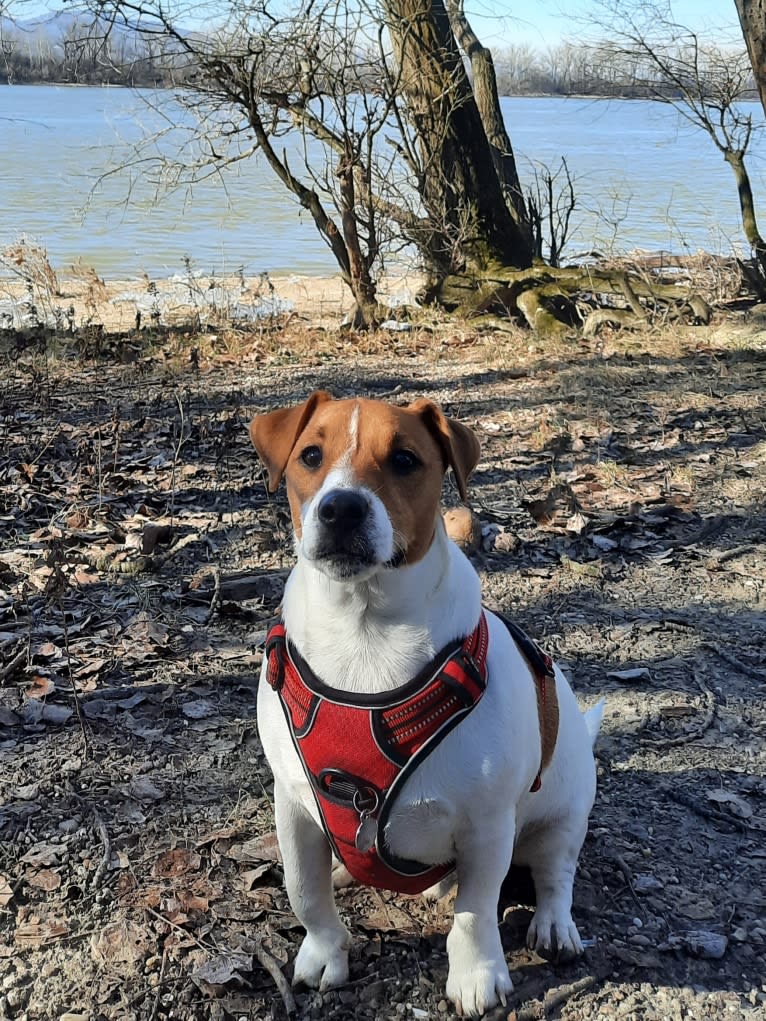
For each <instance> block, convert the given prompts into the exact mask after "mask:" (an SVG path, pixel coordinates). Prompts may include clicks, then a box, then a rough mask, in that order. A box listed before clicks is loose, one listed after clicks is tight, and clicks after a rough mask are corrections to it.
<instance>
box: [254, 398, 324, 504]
mask: <svg viewBox="0 0 766 1021" xmlns="http://www.w3.org/2000/svg"><path fill="white" fill-rule="evenodd" d="M331 400H333V397H332V395H331V394H328V393H327V392H326V391H325V390H315V391H314V393H313V394H311V395H310V396H309V397H308V398H307V400H306V401H304V403H303V404H298V405H297V406H296V407H294V408H279V409H278V410H277V411H270V412H269V413H268V414H267V415H256V416H255V418H254V419H253V421H252V422H251V423H250V439H251V440H252V442H253V446H254V447H255V449H256V451H257V452H258V456H259V457H260V459H261V460H262V461H263V463H264V464H265V465H266V470H267V471H268V473H269V492H270V493H274V492H276V490H277V487H278V486H279V483H280V482H281V481H282V474H283V473H284V470H285V466H286V465H287V462H288V460H289V459H290V454H291V453H292V451H293V447H294V446H295V444H296V442H297V440H298V437H299V436H300V434H301V433H302V432H303V430H304V429H305V427H306V424H307V422H308V420H309V419H310V418H311V416H312V415H313V414H314V412H315V410H316V408H317V407H318V405H320V404H324V402H325V401H331Z"/></svg>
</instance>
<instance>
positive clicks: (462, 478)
mask: <svg viewBox="0 0 766 1021" xmlns="http://www.w3.org/2000/svg"><path fill="white" fill-rule="evenodd" d="M407 410H408V411H412V412H414V413H415V414H416V415H420V417H421V418H422V419H423V422H424V423H425V425H426V426H427V427H428V429H429V431H430V433H431V435H432V436H433V437H434V439H435V440H436V442H437V443H438V444H439V447H440V448H441V452H442V456H443V458H444V464H445V467H448V466H449V467H451V468H452V470H453V472H454V473H455V481H456V482H457V489H458V492H459V493H460V499H461V500H463V501H465V500H466V498H467V495H468V494H467V492H466V482H467V481H468V476H469V475H470V474H471V472H472V471H473V470H474V468H475V467H476V464H477V462H478V460H479V457H480V455H481V447H480V446H479V441H478V439H477V438H476V434H475V433H474V432H472V431H471V430H470V429H469V428H468V426H465V425H463V424H462V422H457V421H456V420H455V419H454V418H447V416H446V415H445V414H444V412H443V411H442V410H441V408H440V407H438V406H437V405H436V404H434V403H433V401H429V400H426V398H425V397H419V398H418V400H416V401H413V403H412V404H410V405H409V406H408V408H407Z"/></svg>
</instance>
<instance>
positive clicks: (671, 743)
mask: <svg viewBox="0 0 766 1021" xmlns="http://www.w3.org/2000/svg"><path fill="white" fill-rule="evenodd" d="M692 676H693V677H694V680H695V683H696V685H697V687H698V688H699V689H700V691H701V692H702V694H703V696H704V698H705V702H706V703H707V711H706V713H705V716H704V718H703V720H702V723H700V725H699V726H698V727H696V728H695V729H694V730H692V731H689V732H688V733H687V734H679V735H678V736H677V737H660V738H647V739H646V741H645V743H646V744H648V745H651V746H652V747H653V748H674V747H676V746H677V745H681V744H689V742H690V741H696V740H697V739H698V738H700V737H702V735H703V734H704V733H705V731H706V730H708V728H709V727H710V726H711V724H712V722H713V720H714V719H715V711H716V698H715V694H714V692H713V690H712V689H711V688H709V687H708V686H707V684H706V683H705V681H703V680H702V678H701V677H700V676H699V674H698V673H697V672H696V671H692Z"/></svg>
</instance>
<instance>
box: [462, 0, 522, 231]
mask: <svg viewBox="0 0 766 1021" xmlns="http://www.w3.org/2000/svg"><path fill="white" fill-rule="evenodd" d="M446 5H447V15H448V17H449V22H450V27H451V28H452V31H453V33H454V35H455V39H456V40H457V43H458V45H459V46H460V49H461V50H462V51H463V53H464V54H465V55H466V56H467V57H468V59H469V60H470V62H471V72H472V74H473V94H474V96H475V98H476V106H477V108H478V110H479V116H480V117H481V122H482V124H483V125H484V131H485V134H486V136H487V141H488V142H489V146H490V150H491V152H492V160H493V162H494V164H495V171H496V172H497V176H498V178H499V179H500V185H501V187H502V189H503V193H504V195H505V201H506V205H507V206H508V208H509V210H510V212H511V216H512V217H513V218H514V220H515V221H516V223H518V225H519V227H520V228H521V230H522V231H524V232H525V233H526V235H527V236H528V238H529V243H530V246H532V232H531V227H530V223H529V213H528V210H527V204H526V202H525V200H524V193H523V191H522V190H521V182H520V181H519V173H518V170H517V168H516V158H515V156H514V155H513V146H512V144H511V139H510V136H509V134H508V131H507V130H506V127H505V122H504V121H503V115H502V113H501V111H500V97H499V95H498V91H497V76H496V74H495V64H494V61H493V60H492V53H491V51H490V50H488V49H487V48H486V47H485V46H482V44H481V42H480V41H479V39H478V37H477V35H476V33H475V32H474V30H473V28H472V27H471V25H470V23H469V21H468V19H467V18H466V15H465V8H464V4H463V0H446Z"/></svg>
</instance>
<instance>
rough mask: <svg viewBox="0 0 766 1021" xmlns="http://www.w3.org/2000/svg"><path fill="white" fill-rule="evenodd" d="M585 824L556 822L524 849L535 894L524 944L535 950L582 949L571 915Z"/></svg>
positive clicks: (569, 952) (575, 952) (564, 951)
mask: <svg viewBox="0 0 766 1021" xmlns="http://www.w3.org/2000/svg"><path fill="white" fill-rule="evenodd" d="M586 828H587V821H586V822H585V823H584V824H583V825H582V826H574V825H572V824H570V825H562V824H561V823H559V824H558V825H557V826H551V827H549V828H546V829H543V830H540V831H538V832H537V833H535V837H534V840H533V841H530V846H529V848H528V849H525V850H526V854H524V855H523V857H524V860H525V861H527V862H528V864H529V866H530V868H531V870H532V880H533V881H534V884H535V894H536V896H537V908H536V910H535V913H534V916H533V918H532V921H531V923H530V926H529V930H528V931H527V946H529V947H531V948H533V949H534V950H537V951H538V952H546V951H548V952H552V953H554V954H560V955H562V956H563V957H573V956H576V955H578V954H581V953H582V951H583V946H582V940H581V939H580V934H579V932H578V931H577V926H576V925H575V923H574V921H573V919H572V888H573V886H574V876H575V870H576V869H577V858H578V856H579V854H580V848H581V847H582V842H583V840H584V839H585V831H586Z"/></svg>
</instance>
